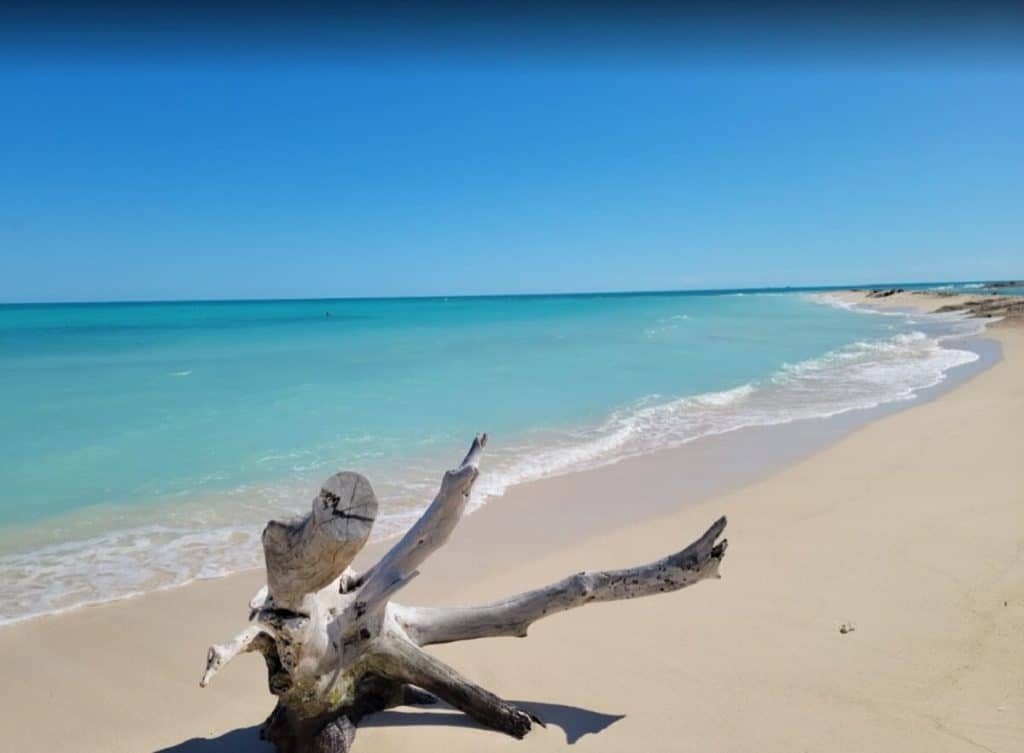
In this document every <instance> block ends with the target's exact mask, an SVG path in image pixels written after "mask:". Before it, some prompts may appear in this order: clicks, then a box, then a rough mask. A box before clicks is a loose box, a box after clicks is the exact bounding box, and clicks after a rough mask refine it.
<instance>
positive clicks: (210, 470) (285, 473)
mask: <svg viewBox="0 0 1024 753" xmlns="http://www.w3.org/2000/svg"><path fill="white" fill-rule="evenodd" d="M979 328H980V325H979V324H978V323H977V322H975V321H970V320H965V319H963V318H961V317H959V316H956V315H932V316H927V315H914V314H900V313H893V312H888V313H871V312H866V311H863V310H857V309H855V308H854V307H850V306H845V305H842V304H840V303H838V302H837V301H836V300H834V299H832V298H831V297H829V296H828V294H827V293H813V292H779V291H762V292H755V291H742V292H741V291H716V292H710V293H690V292H687V293H657V294H614V295H613V294H609V295H596V294H595V295H551V296H516V297H502V296H495V297H475V298H418V299H374V300H308V301H259V302H196V303H124V304H56V305H6V306H0V415H2V417H3V420H2V422H0V444H2V448H3V452H2V453H0V622H6V621H11V620H16V619H20V618H24V617H26V616H30V615H34V614H40V613H47V612H53V611H57V610H62V609H67V608H71V607H74V606H77V605H81V604H86V603H94V602H99V601H105V600H110V599H113V598H119V597H123V596H126V595H130V594H134V593H139V592H144V591H148V590H153V589H158V588H164V587H169V586H173V585H178V584H181V583H185V582H188V581H190V580H193V579H196V578H205V577H215V576H219V575H223V574H226V573H229V572H233V571H237V570H240V569H243V568H247V567H252V566H255V565H258V564H260V561H261V560H260V557H261V554H260V552H261V550H260V547H259V544H258V538H259V533H260V531H261V529H262V526H263V524H264V523H265V521H266V520H267V519H268V518H269V517H272V516H281V515H283V514H287V513H290V512H301V511H304V510H306V509H308V505H309V503H310V500H311V499H312V497H313V495H314V493H315V491H316V490H317V488H318V484H319V483H320V481H322V480H323V479H324V478H326V477H327V476H329V475H331V474H332V473H334V472H335V471H338V470H341V469H351V470H358V471H360V472H362V473H364V474H366V475H367V476H368V477H369V478H370V480H371V482H372V483H373V485H374V488H375V489H376V491H377V494H378V496H379V497H380V499H381V503H382V511H381V517H380V519H379V522H378V524H377V529H376V532H375V535H377V536H378V537H380V536H386V535H389V534H393V533H396V532H398V531H401V530H402V529H403V528H404V527H405V526H407V525H408V524H409V523H410V522H411V521H412V520H413V519H414V517H415V516H416V514H417V513H418V512H419V511H420V510H422V509H423V507H424V506H425V505H426V503H427V502H428V501H429V500H430V498H431V496H432V494H433V492H434V490H435V489H436V484H437V481H438V479H439V477H440V473H441V471H442V470H443V469H444V468H446V467H449V466H450V465H451V464H452V463H453V462H455V461H457V460H458V459H459V457H460V456H461V455H460V453H461V452H462V451H463V450H464V448H465V447H466V445H467V443H468V441H469V440H470V438H471V437H472V436H473V435H474V434H475V433H476V432H478V431H487V432H488V433H489V434H490V435H491V444H490V446H489V451H488V457H487V460H486V467H485V469H484V471H485V472H484V474H483V475H482V476H481V479H480V482H479V484H478V488H477V490H476V491H475V493H474V494H475V498H474V500H473V502H472V504H473V505H479V504H483V503H485V502H488V501H490V502H491V503H493V504H501V501H500V500H499V499H498V497H500V495H501V494H502V492H503V491H504V490H505V489H506V488H508V486H509V485H511V484H515V483H517V482H521V481H525V480H530V479H537V478H541V477H544V476H550V475H555V474H560V473H565V472H568V471H572V470H577V469H581V468H587V467H593V466H597V465H602V464H606V463H612V462H615V461H617V460H620V459H622V458H626V457H629V456H633V455H637V454H641V453H645V452H650V451H653V450H656V449H660V448H665V447H671V446H678V445H682V444H684V443H686V442H689V441H692V440H694V439H697V438H699V437H702V436H707V435H711V434H719V433H723V432H728V431H732V430H734V429H738V428H741V427H746V426H763V425H771V424H779V423H785V422H790V421H795V420H801V419H808V418H816V417H823V416H830V415H835V414H838V413H843V412H847V411H852V410H858V409H865V408H870V407H874V406H878V405H882V404H885V403H891V402H894V401H903V400H908V399H913V398H914V397H915V396H916V395H917V394H918V393H919V392H920V390H922V389H925V388H927V387H929V386H933V385H935V384H937V383H939V382H940V381H942V379H943V378H944V375H945V373H946V372H947V371H948V370H949V369H951V368H953V367H956V366H958V365H961V364H965V363H968V362H970V361H972V360H974V359H976V358H977V356H976V355H975V354H974V353H973V352H972V351H970V350H968V349H966V348H965V347H964V342H965V341H964V339H963V338H965V337H968V336H971V335H974V334H977V333H978V332H979Z"/></svg>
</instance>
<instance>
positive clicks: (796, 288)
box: [0, 278, 1019, 307]
mask: <svg viewBox="0 0 1024 753" xmlns="http://www.w3.org/2000/svg"><path fill="white" fill-rule="evenodd" d="M1018 279H1019V278H1006V279H972V280H934V281H915V282H906V281H889V282H871V283H843V284H838V285H836V284H821V285H762V286H749V287H722V288H651V289H646V290H643V289H636V290H590V291H581V290H577V291H547V292H539V293H455V294H445V293H437V294H429V295H428V294H424V295H351V296H310V297H305V296H294V297H288V296H286V297H267V298H152V299H110V300H77V301H0V307H6V306H116V305H146V304H167V303H284V302H294V303H301V302H312V301H409V300H424V301H429V300H449V299H453V298H455V299H474V298H548V297H554V296H594V295H621V296H628V295H677V294H680V293H688V294H701V293H705V294H716V293H760V292H775V291H793V292H801V291H814V290H862V289H865V288H891V287H899V286H905V287H915V288H928V287H934V286H940V285H975V284H982V285H984V284H986V283H997V282H1016V281H1017V280H1018Z"/></svg>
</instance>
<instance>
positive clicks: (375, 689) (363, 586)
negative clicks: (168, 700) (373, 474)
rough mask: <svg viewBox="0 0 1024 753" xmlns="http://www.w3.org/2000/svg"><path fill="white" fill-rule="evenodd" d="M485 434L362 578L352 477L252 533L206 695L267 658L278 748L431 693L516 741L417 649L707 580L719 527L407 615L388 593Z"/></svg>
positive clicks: (491, 704) (429, 544)
mask: <svg viewBox="0 0 1024 753" xmlns="http://www.w3.org/2000/svg"><path fill="white" fill-rule="evenodd" d="M486 441H487V436H486V435H481V436H478V437H477V438H476V439H475V440H474V441H473V445H472V446H471V447H470V449H469V453H468V454H467V455H466V457H465V459H464V460H463V461H462V463H461V464H460V465H459V467H458V468H455V469H454V470H451V471H448V472H447V473H445V475H444V479H443V480H442V481H441V489H440V491H439V492H438V493H437V497H435V499H434V501H433V502H432V503H431V505H430V507H428V508H427V510H426V512H424V513H423V516H422V517H421V518H420V519H419V520H418V521H417V522H416V524H415V525H414V526H413V527H412V528H411V529H409V531H408V532H407V533H406V534H405V536H403V537H402V539H401V540H400V541H399V542H398V543H397V544H395V545H394V546H393V547H392V548H391V550H390V551H389V552H388V553H387V554H386V555H384V557H383V558H382V559H381V560H380V561H379V562H378V563H377V564H376V565H374V566H373V567H372V568H370V570H369V571H367V572H365V573H361V574H360V573H356V572H355V571H354V570H352V569H351V568H350V567H349V564H350V563H351V562H352V560H353V558H354V557H355V555H356V553H357V552H358V551H359V550H360V548H361V547H362V546H363V544H364V543H365V542H366V539H367V538H368V537H369V535H370V528H371V527H372V526H373V521H374V519H375V517H376V515H377V500H376V498H375V497H374V494H373V489H371V487H370V483H369V482H368V481H367V480H366V479H365V478H363V477H362V476H360V475H359V474H357V473H339V474H336V475H334V476H331V478H329V479H327V481H326V482H325V483H324V485H323V487H322V488H321V489H320V494H319V495H318V496H317V498H316V499H315V500H314V501H313V510H312V511H311V512H310V514H309V515H307V516H305V517H304V518H301V519H299V520H293V521H289V522H284V523H282V522H278V521H271V522H270V523H269V524H268V525H267V527H266V529H265V530H264V532H263V550H264V554H265V559H266V565H267V585H266V586H265V587H264V588H262V589H260V592H259V593H258V594H257V595H256V596H255V598H254V599H253V600H252V602H250V604H249V606H250V613H249V620H250V622H252V623H253V624H252V626H250V627H249V628H247V629H246V630H243V631H242V632H241V633H239V634H238V635H237V636H235V638H233V639H232V640H231V641H229V642H228V643H225V644H222V645H215V646H213V647H211V648H210V651H209V654H208V656H207V660H206V672H205V673H204V674H203V679H202V681H201V682H200V685H202V686H204V687H205V686H206V685H207V684H208V683H209V682H210V680H211V679H212V678H213V676H214V675H215V674H216V673H217V671H218V670H219V669H220V668H221V667H223V666H224V665H225V664H226V663H227V662H229V661H230V660H231V659H233V658H234V657H235V656H237V655H238V654H240V653H247V652H250V651H259V652H260V653H261V654H263V658H264V659H265V660H266V664H267V672H268V675H269V684H270V692H271V693H273V694H274V695H276V696H277V699H278V701H277V707H276V708H275V709H274V711H273V713H272V714H271V715H270V717H269V718H268V719H267V721H266V722H265V723H264V725H263V728H262V730H261V736H262V737H263V738H264V739H266V740H269V741H270V742H272V743H273V744H274V745H275V746H276V747H277V749H278V750H279V751H280V752H281V753H339V752H341V751H347V750H349V748H350V747H351V744H352V739H353V737H354V735H355V728H356V725H357V724H358V723H359V720H360V719H361V718H362V717H364V716H365V715H367V714H370V713H373V712H375V711H380V710H382V709H385V708H389V707H393V706H398V705H404V704H421V703H432V702H434V701H435V700H436V699H438V698H440V699H442V700H444V701H446V702H447V703H449V704H451V705H452V706H454V707H455V708H457V709H460V710H462V711H464V712H465V713H466V714H469V716H471V717H473V718H474V719H476V720H477V721H478V722H480V723H481V724H483V725H485V726H487V727H491V728H493V729H496V730H499V731H501V732H505V733H507V734H509V735H512V736H514V737H522V736H523V735H525V734H526V733H527V732H529V731H530V727H531V725H532V724H533V723H534V722H537V723H541V720H539V719H537V718H536V717H534V716H532V715H531V714H529V713H528V712H526V711H523V710H522V709H518V708H516V707H515V706H513V705H512V704H510V703H508V702H507V701H504V700H502V699H501V698H499V697H498V696H496V695H494V694H493V693H491V692H490V691H488V690H485V689H484V688H482V687H480V686H479V685H476V684H474V683H473V682H471V681H470V680H467V679H466V678H465V677H462V676H461V675H460V674H459V673H458V672H456V671H455V670H454V669H452V668H451V667H449V666H448V665H447V664H445V663H444V662H441V661H439V660H438V659H435V658H434V657H433V656H431V655H430V654H429V653H427V652H425V651H424V650H423V647H424V646H429V645H430V644H432V643H448V642H451V641H465V640H471V639H474V638H487V637H490V636H498V635H507V636H520V637H524V636H526V630H527V628H528V627H529V626H530V624H531V623H533V622H534V621H536V620H539V619H540V618H542V617H545V616H547V615H550V614H555V613H556V612H561V611H564V610H566V609H572V608H574V607H579V606H583V605H584V604H588V603H590V602H595V601H614V600H616V599H631V598H634V597H637V596H647V595H649V594H657V593H663V592H667V591H675V590H678V589H680V588H684V587H686V586H689V585H692V584H694V583H697V582H698V581H701V580H704V579H705V578H711V577H718V565H719V563H720V562H721V560H722V556H723V555H724V554H725V547H726V543H727V542H726V541H725V540H724V539H723V540H722V541H721V542H720V543H716V539H717V538H718V537H719V536H720V535H721V533H722V531H723V529H724V528H725V518H721V519H719V520H718V521H716V522H715V524H714V525H712V526H711V528H709V529H708V531H707V532H706V533H705V534H704V535H703V536H701V537H700V538H699V539H698V540H697V541H695V542H693V543H692V544H690V545H689V546H688V547H686V548H685V549H683V550H681V551H678V552H676V553H675V554H670V555H669V556H667V557H665V558H664V559H660V560H658V561H657V562H652V563H650V564H647V565H641V566H639V567H633V568H627V569H625V570H610V571H604V572H581V573H577V574H575V575H570V576H569V577H568V578H565V579H564V580H560V581H559V582H557V583H553V584H551V585H549V586H546V587H544V588H538V589H536V590H534V591H527V592H526V593H521V594H519V595H517V596H512V597H511V598H508V599H504V600H502V601H497V602H494V603H492V604H486V605H483V606H475V607H407V606H402V605H400V604H396V603H394V602H392V601H391V600H390V599H391V597H392V596H393V595H394V594H395V593H396V592H397V591H398V590H399V589H400V588H402V587H403V586H404V585H405V584H406V583H408V582H409V581H410V580H412V579H413V578H414V577H415V576H416V575H417V568H418V567H419V566H420V565H421V564H422V563H423V562H424V560H426V559H427V557H429V556H430V554H431V553H432V552H434V551H435V550H437V549H438V548H439V547H441V546H442V545H443V544H444V543H445V541H446V540H447V539H448V537H449V536H450V535H451V533H452V531H453V530H454V528H455V526H456V525H457V524H458V522H459V519H460V518H461V517H462V513H463V511H464V510H465V507H466V501H467V499H468V498H469V492H470V489H471V488H472V486H473V482H474V481H475V480H476V477H477V465H478V463H479V460H480V455H481V454H482V452H483V448H484V444H485V443H486Z"/></svg>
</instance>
